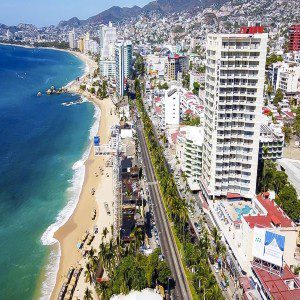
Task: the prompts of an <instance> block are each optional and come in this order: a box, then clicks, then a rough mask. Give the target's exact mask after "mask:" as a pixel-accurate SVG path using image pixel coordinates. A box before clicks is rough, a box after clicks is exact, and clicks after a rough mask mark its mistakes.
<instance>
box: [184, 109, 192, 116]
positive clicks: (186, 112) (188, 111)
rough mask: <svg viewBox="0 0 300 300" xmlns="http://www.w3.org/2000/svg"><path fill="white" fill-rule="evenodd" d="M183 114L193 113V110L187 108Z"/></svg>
mask: <svg viewBox="0 0 300 300" xmlns="http://www.w3.org/2000/svg"><path fill="white" fill-rule="evenodd" d="M185 114H186V115H191V114H193V111H192V110H191V109H187V110H186V111H185Z"/></svg>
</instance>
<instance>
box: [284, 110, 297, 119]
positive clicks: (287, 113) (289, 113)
mask: <svg viewBox="0 0 300 300" xmlns="http://www.w3.org/2000/svg"><path fill="white" fill-rule="evenodd" d="M282 113H283V114H285V115H286V116H287V117H288V118H290V119H294V118H295V115H294V113H293V112H291V111H283V112H282Z"/></svg>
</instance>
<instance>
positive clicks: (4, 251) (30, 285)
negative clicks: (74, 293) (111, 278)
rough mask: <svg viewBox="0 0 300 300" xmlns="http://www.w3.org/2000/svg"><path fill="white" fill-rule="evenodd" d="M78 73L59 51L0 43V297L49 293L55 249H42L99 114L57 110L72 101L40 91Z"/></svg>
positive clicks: (88, 109) (77, 184) (80, 170)
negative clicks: (38, 95)
mask: <svg viewBox="0 0 300 300" xmlns="http://www.w3.org/2000/svg"><path fill="white" fill-rule="evenodd" d="M84 68H85V65H84V64H83V63H82V62H81V61H80V60H79V59H78V58H76V57H75V56H73V55H71V54H69V53H66V52H61V51H55V50H47V49H27V48H22V47H14V46H1V45H0V265H1V272H0V286H1V292H0V294H1V296H0V298H1V299H10V300H12V299H33V298H37V297H40V296H42V297H43V298H44V299H46V298H47V297H48V296H49V294H50V292H51V289H52V288H53V284H54V282H55V281H54V280H55V276H56V271H57V268H58V252H57V251H54V250H53V246H49V245H53V244H54V243H55V240H54V239H53V233H54V231H55V230H56V229H57V228H58V227H59V226H60V225H61V224H63V223H64V222H65V221H66V220H67V218H68V217H69V216H70V214H71V213H72V211H73V210H74V208H75V205H76V203H77V200H78V197H79V193H80V189H81V184H82V182H83V178H84V165H83V164H84V160H85V159H86V158H87V156H88V151H89V149H88V148H89V144H90V138H91V137H92V136H93V132H91V131H95V124H96V122H95V119H96V118H98V117H99V111H97V110H95V107H94V106H93V104H91V103H90V102H84V103H82V104H79V105H72V106H62V105H61V103H62V102H65V101H72V100H73V101H74V100H77V99H78V98H79V96H78V95H69V94H61V95H52V96H47V95H46V94H45V90H46V89H47V88H49V87H50V86H52V85H54V86H55V87H61V86H63V85H66V84H67V83H68V82H70V81H72V80H74V79H75V78H76V77H77V76H82V75H83V73H84ZM38 91H42V92H43V95H42V97H37V92H38ZM93 124H94V125H93ZM41 278H42V280H41ZM37 289H40V290H41V293H40V292H37Z"/></svg>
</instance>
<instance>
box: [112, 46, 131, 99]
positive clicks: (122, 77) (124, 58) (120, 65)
mask: <svg viewBox="0 0 300 300" xmlns="http://www.w3.org/2000/svg"><path fill="white" fill-rule="evenodd" d="M115 51H116V52H115V58H116V92H117V96H118V97H123V96H124V92H125V87H126V80H127V79H128V78H129V77H130V75H131V67H132V43H131V42H130V41H120V42H118V43H116V46H115Z"/></svg>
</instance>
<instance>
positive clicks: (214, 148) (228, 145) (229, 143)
mask: <svg viewBox="0 0 300 300" xmlns="http://www.w3.org/2000/svg"><path fill="white" fill-rule="evenodd" d="M267 40H268V35H267V34H266V33H260V34H209V35H208V37H207V50H206V51H207V56H206V57H207V62H206V84H205V125H204V143H203V161H202V166H203V168H202V177H201V185H202V190H203V195H204V197H205V198H206V199H216V198H224V197H229V196H230V197H231V196H234V197H237V198H245V199H252V198H253V196H254V195H255V191H256V179H257V167H258V153H259V135H260V118H261V110H262V105H263V89H264V80H265V63H266V54H267Z"/></svg>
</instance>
